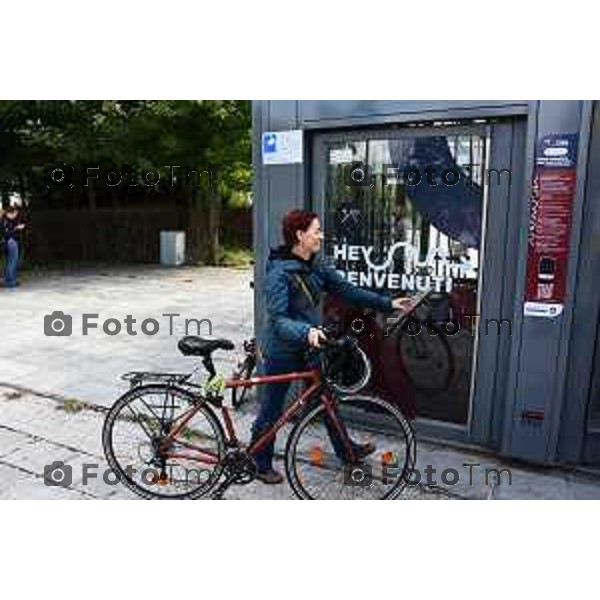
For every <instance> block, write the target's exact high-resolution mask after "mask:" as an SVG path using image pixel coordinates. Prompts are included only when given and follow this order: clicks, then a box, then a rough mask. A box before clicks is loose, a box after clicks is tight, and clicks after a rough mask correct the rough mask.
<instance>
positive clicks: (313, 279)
mask: <svg viewBox="0 0 600 600" xmlns="http://www.w3.org/2000/svg"><path fill="white" fill-rule="evenodd" d="M282 234H283V240H284V244H283V245H282V246H280V247H279V248H277V249H272V250H271V253H270V256H269V259H268V261H267V267H266V280H265V286H264V291H265V299H266V312H267V326H266V333H265V338H264V340H263V349H264V367H265V372H266V373H267V374H269V375H277V374H280V373H289V372H291V371H299V370H302V369H303V368H306V364H305V353H306V350H308V349H309V348H311V347H312V348H319V347H320V343H321V341H322V340H324V339H326V338H325V334H324V333H323V331H322V330H321V329H320V325H321V311H320V309H319V304H320V300H321V294H322V293H323V292H327V293H329V294H332V295H334V296H338V297H339V298H341V299H343V300H344V301H345V302H347V303H349V304H352V305H355V306H357V307H360V308H373V309H375V310H379V311H381V312H391V311H393V310H408V309H409V308H410V306H411V301H410V300H408V299H406V298H397V299H394V300H392V298H391V297H390V296H389V295H384V294H377V293H375V292H371V291H368V290H363V289H361V288H359V287H357V286H355V285H353V284H351V283H349V282H348V281H346V280H345V279H344V278H343V277H342V276H341V275H340V274H339V273H338V272H337V271H336V270H335V269H333V268H331V267H327V266H325V265H323V264H322V263H321V262H320V261H318V260H317V258H316V255H317V254H318V252H319V250H320V249H321V241H322V239H323V232H322V231H321V224H320V222H319V217H318V215H317V214H316V213H313V212H308V211H304V210H293V211H291V212H290V213H288V214H287V215H286V216H285V217H284V218H283V221H282ZM288 388H289V383H272V384H269V385H267V386H266V390H265V395H264V398H263V401H262V403H261V406H260V410H259V413H258V416H257V418H256V421H255V423H254V426H253V428H252V434H253V439H256V438H258V437H259V436H260V434H261V433H262V432H263V431H265V430H266V429H268V428H269V427H270V426H271V425H273V424H274V423H275V422H276V421H277V419H278V418H279V417H280V416H281V413H282V410H283V405H284V401H285V396H286V393H287V390H288ZM332 442H333V444H334V446H335V445H336V441H335V440H333V439H332ZM273 449H274V443H271V444H270V445H269V446H268V447H266V448H265V449H264V450H263V451H262V452H260V453H259V454H257V455H256V456H255V459H256V464H257V469H258V474H257V477H258V479H260V480H261V481H263V482H264V483H273V484H276V483H281V482H282V481H283V476H282V475H281V474H280V473H279V472H277V471H275V470H274V469H273V464H272V463H273ZM355 450H356V454H357V455H358V456H360V457H365V456H367V455H368V454H371V453H372V452H374V451H375V447H374V446H373V445H372V444H364V445H358V444H357V445H356V448H355Z"/></svg>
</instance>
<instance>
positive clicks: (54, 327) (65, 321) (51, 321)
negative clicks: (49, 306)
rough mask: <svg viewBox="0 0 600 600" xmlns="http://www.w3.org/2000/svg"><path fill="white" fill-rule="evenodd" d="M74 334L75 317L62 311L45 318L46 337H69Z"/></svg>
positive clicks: (56, 311)
mask: <svg viewBox="0 0 600 600" xmlns="http://www.w3.org/2000/svg"><path fill="white" fill-rule="evenodd" d="M72 333H73V317H72V316H71V315H66V314H65V313H64V312H62V310H55V311H54V312H53V313H50V314H49V315H45V316H44V335H46V336H68V335H71V334H72Z"/></svg>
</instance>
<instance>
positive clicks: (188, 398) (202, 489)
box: [102, 384, 225, 500]
mask: <svg viewBox="0 0 600 600" xmlns="http://www.w3.org/2000/svg"><path fill="white" fill-rule="evenodd" d="M154 395H158V396H159V397H160V396H162V395H165V396H166V397H168V396H169V395H170V396H172V397H177V398H179V399H180V400H181V401H182V402H184V403H185V404H186V405H188V404H189V406H192V405H193V404H196V403H198V401H200V402H201V403H202V404H201V405H200V406H199V410H198V412H197V413H196V414H195V415H194V418H196V417H197V416H198V415H201V416H202V417H204V419H205V421H206V423H207V426H208V428H209V431H210V433H211V434H212V436H214V443H215V446H216V448H217V452H218V456H219V457H220V459H221V460H219V462H218V464H217V465H215V467H214V469H213V471H212V472H211V474H210V477H209V480H208V481H207V482H203V483H201V484H200V483H199V484H198V485H197V486H196V487H192V488H191V489H189V490H188V491H186V492H181V493H173V494H162V493H159V490H160V489H162V488H161V486H160V485H158V484H156V483H155V484H148V483H147V482H146V483H147V485H148V487H143V486H142V485H140V484H139V483H137V482H136V481H135V480H134V479H133V477H131V476H130V474H129V473H128V472H127V467H128V466H131V465H123V464H122V463H121V461H120V460H119V459H118V457H117V456H116V452H115V447H114V442H115V425H116V423H118V422H119V417H120V416H121V415H122V413H123V411H124V410H125V409H126V408H127V407H129V409H130V411H131V412H134V411H133V410H132V409H131V405H132V404H133V403H134V402H136V401H137V400H140V399H141V398H142V397H144V396H147V397H151V396H154ZM142 404H143V401H142ZM121 420H122V421H127V420H129V421H130V422H131V421H132V419H131V417H124V416H123V417H122V418H121ZM138 421H139V422H140V423H141V420H140V419H138ZM133 422H135V420H134V421H133ZM140 428H141V429H142V431H144V428H143V427H142V426H141V425H140ZM144 433H146V434H147V432H146V431H144ZM102 446H103V449H104V455H105V457H106V460H107V462H108V464H109V466H110V468H111V469H112V470H113V471H114V472H115V473H117V474H118V476H119V480H120V482H121V483H122V484H123V485H125V486H126V487H127V488H128V489H129V490H131V491H132V492H133V493H135V494H137V495H138V496H140V497H142V498H145V499H150V500H156V499H169V500H185V499H190V500H195V499H197V498H200V497H202V496H205V495H206V494H208V493H209V492H210V491H211V490H212V489H213V488H214V487H215V486H216V485H217V483H218V481H219V479H220V477H221V474H222V471H223V467H222V464H221V461H222V458H223V456H224V454H225V433H224V431H223V427H222V425H221V422H220V421H219V419H218V418H217V416H216V415H215V413H214V411H213V410H212V408H211V407H210V406H209V405H208V404H207V403H206V402H203V401H202V400H201V399H200V400H199V399H198V397H196V396H194V395H193V394H192V393H191V392H188V391H187V390H184V389H182V388H179V387H176V386H170V385H152V384H150V385H143V386H137V387H135V388H133V389H132V390H129V391H128V392H126V393H125V394H123V395H122V396H121V397H120V398H118V399H117V400H116V402H115V403H114V404H113V406H112V407H111V408H110V410H109V412H108V414H107V415H106V418H105V420H104V424H103V428H102Z"/></svg>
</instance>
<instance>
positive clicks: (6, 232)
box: [0, 204, 25, 288]
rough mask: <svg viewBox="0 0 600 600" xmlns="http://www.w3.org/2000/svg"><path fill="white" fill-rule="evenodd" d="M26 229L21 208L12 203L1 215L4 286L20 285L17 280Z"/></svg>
mask: <svg viewBox="0 0 600 600" xmlns="http://www.w3.org/2000/svg"><path fill="white" fill-rule="evenodd" d="M23 229H25V225H24V223H23V222H22V219H21V214H20V210H19V208H18V207H17V206H15V205H13V204H11V205H10V206H9V207H8V208H7V209H6V210H5V211H4V214H3V215H2V216H1V217H0V238H1V239H2V240H3V243H2V246H3V247H4V257H5V273H4V286H5V287H7V288H14V287H16V286H18V285H19V282H18V281H17V275H18V269H19V247H20V244H21V232H22V231H23Z"/></svg>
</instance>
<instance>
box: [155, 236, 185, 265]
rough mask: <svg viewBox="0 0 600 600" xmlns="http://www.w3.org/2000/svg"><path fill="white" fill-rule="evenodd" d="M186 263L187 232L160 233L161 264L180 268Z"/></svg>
mask: <svg viewBox="0 0 600 600" xmlns="http://www.w3.org/2000/svg"><path fill="white" fill-rule="evenodd" d="M184 262H185V231H161V232H160V264H161V265H166V266H169V267H178V266H180V265H182V264H183V263H184Z"/></svg>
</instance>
